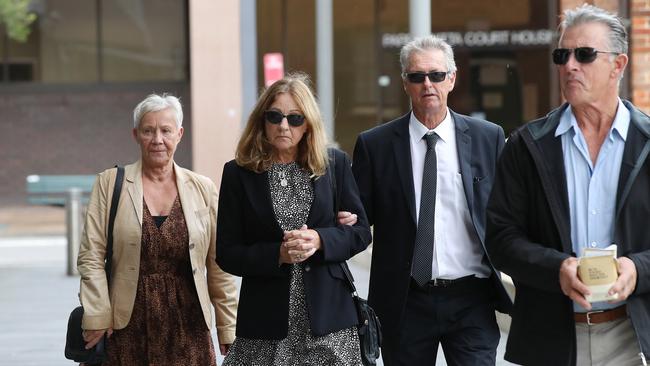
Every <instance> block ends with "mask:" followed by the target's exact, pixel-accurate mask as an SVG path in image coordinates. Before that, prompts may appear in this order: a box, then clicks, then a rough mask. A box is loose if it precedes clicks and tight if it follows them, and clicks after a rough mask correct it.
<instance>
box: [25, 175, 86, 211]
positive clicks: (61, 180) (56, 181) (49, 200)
mask: <svg viewBox="0 0 650 366" xmlns="http://www.w3.org/2000/svg"><path fill="white" fill-rule="evenodd" d="M95 177H96V176H95V175H28V176H27V177H26V178H25V181H26V184H27V202H29V203H31V204H35V205H55V206H64V205H65V202H66V195H67V194H68V191H69V190H70V189H71V188H78V189H80V190H81V195H82V197H83V198H82V200H83V203H84V204H85V203H87V200H88V195H89V194H90V191H91V190H92V188H93V184H94V183H95Z"/></svg>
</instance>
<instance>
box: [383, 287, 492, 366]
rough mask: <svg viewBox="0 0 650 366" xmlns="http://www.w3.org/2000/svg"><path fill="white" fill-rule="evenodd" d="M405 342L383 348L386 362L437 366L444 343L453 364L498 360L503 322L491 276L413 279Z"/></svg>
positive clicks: (402, 365) (466, 365) (389, 364)
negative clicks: (441, 281)
mask: <svg viewBox="0 0 650 366" xmlns="http://www.w3.org/2000/svg"><path fill="white" fill-rule="evenodd" d="M402 324H403V328H402V332H401V339H400V347H399V349H398V350H390V349H386V350H384V349H382V358H383V360H384V364H385V365H386V366H425V365H426V366H433V365H435V364H436V356H437V352H438V345H439V344H441V345H442V350H443V352H444V354H445V360H446V361H447V364H448V365H449V366H454V365H459V366H471V365H485V366H488V365H490V366H493V365H494V364H495V362H496V348H497V345H498V344H499V337H500V336H501V333H500V332H499V327H498V326H497V323H496V317H495V314H494V290H493V284H492V282H491V281H490V280H489V279H479V278H476V277H471V278H468V279H464V280H462V281H460V282H458V283H455V284H452V285H450V286H448V287H433V286H430V285H425V286H424V287H419V286H418V285H417V284H416V283H415V281H411V288H410V291H409V294H408V298H407V301H406V308H405V311H404V318H403V321H402Z"/></svg>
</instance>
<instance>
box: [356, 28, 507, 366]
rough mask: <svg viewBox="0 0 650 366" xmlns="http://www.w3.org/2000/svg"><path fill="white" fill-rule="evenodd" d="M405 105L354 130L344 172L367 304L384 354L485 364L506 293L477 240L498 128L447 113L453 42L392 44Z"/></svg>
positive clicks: (500, 138)
mask: <svg viewBox="0 0 650 366" xmlns="http://www.w3.org/2000/svg"><path fill="white" fill-rule="evenodd" d="M400 61H401V64H402V72H403V73H402V78H403V86H404V90H405V91H406V93H407V94H408V95H409V97H410V99H411V104H412V106H413V111H412V112H409V113H408V114H406V115H404V116H402V117H400V118H398V119H396V120H394V121H391V122H388V123H386V124H384V125H382V126H378V127H376V128H373V129H372V130H369V131H366V132H363V133H362V134H361V135H360V136H359V138H358V140H357V143H356V146H355V149H354V159H353V160H354V163H353V166H352V170H353V173H354V176H355V178H356V181H357V184H358V185H359V191H360V194H361V200H362V202H363V205H364V207H365V209H366V213H367V215H368V220H369V222H370V224H372V225H374V244H373V252H372V267H371V273H370V289H369V295H368V298H369V302H370V304H371V306H372V307H373V308H374V309H375V311H376V312H377V314H378V316H379V318H380V320H381V323H382V330H383V333H384V341H383V343H382V357H383V359H384V364H385V365H387V366H392V365H408V366H417V365H433V364H435V359H436V353H437V351H438V345H439V344H442V349H443V351H444V353H445V358H446V361H447V363H448V364H449V365H494V363H495V356H496V346H497V344H498V342H499V336H500V335H499V329H498V327H497V324H496V321H495V314H494V309H495V307H496V308H497V309H499V310H500V311H503V312H507V311H509V310H510V307H511V305H512V304H511V302H510V299H509V298H508V295H507V294H506V293H505V290H504V288H503V286H502V284H501V282H500V279H499V277H498V275H497V273H496V272H495V271H494V268H493V267H492V265H491V264H490V261H489V258H488V257H487V256H486V255H485V247H484V245H483V238H484V233H485V232H484V228H485V206H486V204H487V198H488V195H489V192H490V188H491V187H492V179H493V175H494V174H493V173H494V169H495V166H496V160H497V157H498V155H499V153H500V151H501V149H502V147H503V145H504V134H503V130H502V129H501V127H499V126H497V125H495V124H493V123H490V122H487V121H483V120H479V119H475V118H471V117H468V116H463V115H460V114H457V113H454V112H453V111H452V110H450V109H449V108H448V107H447V95H448V93H449V92H450V91H451V90H452V89H453V87H454V82H455V80H456V65H455V62H454V55H453V51H452V50H451V47H450V46H449V45H448V44H447V43H446V42H444V41H443V40H441V39H439V38H436V37H424V38H419V39H416V40H414V41H412V42H411V43H408V44H406V45H405V46H404V47H403V48H402V51H401V59H400Z"/></svg>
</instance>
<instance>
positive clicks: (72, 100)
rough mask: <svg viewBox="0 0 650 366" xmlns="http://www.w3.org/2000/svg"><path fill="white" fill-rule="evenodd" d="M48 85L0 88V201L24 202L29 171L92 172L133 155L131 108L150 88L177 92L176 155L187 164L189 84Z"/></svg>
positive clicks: (136, 154)
mask: <svg viewBox="0 0 650 366" xmlns="http://www.w3.org/2000/svg"><path fill="white" fill-rule="evenodd" d="M9 88H12V89H11V90H10V89H9ZM21 89H22V90H21ZM49 89H50V88H48V87H43V86H42V87H33V86H32V87H27V88H22V87H21V86H16V87H6V88H4V87H3V89H2V90H0V111H1V112H0V127H1V128H2V133H0V156H1V158H0V182H1V184H0V204H23V203H25V202H26V200H25V199H26V194H25V177H26V176H27V175H30V174H95V173H97V172H99V171H101V170H103V169H105V168H108V167H111V166H113V165H115V164H128V163H130V162H132V161H135V160H137V159H138V157H139V155H140V151H139V149H138V147H137V145H136V143H135V141H134V140H133V137H132V135H131V129H132V128H133V122H132V111H133V108H134V107H135V105H136V104H137V103H138V102H139V101H140V100H142V99H143V98H144V97H145V96H146V95H147V94H149V93H151V92H153V91H155V92H164V91H169V92H172V93H174V94H175V95H177V96H180V97H181V101H182V103H183V106H184V113H185V119H184V122H183V126H184V127H185V135H184V138H183V141H181V143H180V145H179V147H178V150H177V151H176V156H175V158H176V161H177V162H178V163H179V164H181V165H182V166H185V167H188V168H190V167H191V166H190V165H191V161H192V159H191V150H192V149H191V138H190V136H191V131H190V130H189V129H190V128H191V123H190V107H189V106H190V100H189V92H188V86H187V84H185V83H182V84H155V85H137V86H129V85H125V86H117V87H116V86H96V87H92V86H88V87H70V86H68V87H58V90H54V88H52V90H49ZM61 89H63V91H62V90H61Z"/></svg>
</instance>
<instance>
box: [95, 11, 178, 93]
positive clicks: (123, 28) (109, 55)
mask: <svg viewBox="0 0 650 366" xmlns="http://www.w3.org/2000/svg"><path fill="white" fill-rule="evenodd" d="M185 4H186V3H185V1H179V0H103V1H102V51H101V52H102V56H103V79H104V81H155V80H185V79H186V77H187V75H186V74H187V72H186V70H187V62H186V61H187V47H186V44H187V40H186V32H185V29H186V26H185V23H186V6H185Z"/></svg>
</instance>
